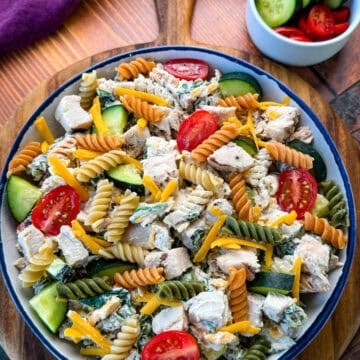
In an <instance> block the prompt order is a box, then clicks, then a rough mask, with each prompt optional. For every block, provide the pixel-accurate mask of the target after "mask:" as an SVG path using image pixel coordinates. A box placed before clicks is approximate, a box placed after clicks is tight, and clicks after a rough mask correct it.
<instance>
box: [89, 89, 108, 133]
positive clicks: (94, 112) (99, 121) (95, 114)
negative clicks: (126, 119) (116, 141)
mask: <svg viewBox="0 0 360 360" xmlns="http://www.w3.org/2000/svg"><path fill="white" fill-rule="evenodd" d="M89 112H90V114H91V116H92V118H93V121H94V124H95V127H96V129H97V130H98V132H99V134H102V135H106V133H107V132H108V128H107V126H106V124H105V122H104V120H103V118H102V115H101V106H100V100H99V97H98V96H97V97H96V98H95V99H94V101H93V105H92V107H91V108H90V110H89Z"/></svg>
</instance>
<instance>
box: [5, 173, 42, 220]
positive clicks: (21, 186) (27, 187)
mask: <svg viewBox="0 0 360 360" xmlns="http://www.w3.org/2000/svg"><path fill="white" fill-rule="evenodd" d="M6 194H7V201H8V204H9V208H10V211H11V213H12V215H13V216H14V218H15V219H16V220H17V221H18V222H21V221H23V220H24V219H25V218H26V216H27V215H28V214H29V213H30V211H31V209H32V208H33V206H34V205H35V204H36V203H37V201H38V200H39V199H40V198H41V196H42V191H41V190H40V189H39V188H38V187H36V186H34V185H33V184H31V183H29V182H28V181H26V180H24V179H22V178H20V177H18V176H15V175H12V176H10V178H9V180H8V183H7V187H6Z"/></svg>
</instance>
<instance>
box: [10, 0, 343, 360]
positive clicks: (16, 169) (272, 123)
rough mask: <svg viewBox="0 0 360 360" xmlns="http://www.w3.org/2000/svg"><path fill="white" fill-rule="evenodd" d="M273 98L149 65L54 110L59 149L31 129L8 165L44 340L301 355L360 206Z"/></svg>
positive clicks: (187, 65)
mask: <svg viewBox="0 0 360 360" xmlns="http://www.w3.org/2000/svg"><path fill="white" fill-rule="evenodd" d="M260 2H261V1H259V3H260ZM304 3H306V2H305V1H304ZM305 5H307V4H305ZM284 21H287V20H284ZM275 25H280V24H275ZM264 96H265V95H264V93H263V89H262V86H261V82H259V81H258V80H257V79H255V78H254V77H253V76H251V75H250V74H248V73H245V72H229V73H224V74H222V73H221V72H220V71H219V70H218V69H212V68H211V67H209V65H208V64H207V63H206V62H204V61H202V60H200V59H186V58H184V59H172V60H169V61H166V62H164V63H160V62H155V61H154V60H153V59H143V58H137V59H135V60H133V61H129V62H123V63H121V64H119V65H118V67H117V69H116V73H114V77H113V79H108V78H98V76H97V73H96V71H95V70H94V71H92V72H89V73H84V74H83V75H82V81H81V83H80V87H79V92H78V93H77V94H73V95H64V96H63V97H62V98H61V99H60V101H59V104H58V106H57V108H56V111H55V119H56V120H57V121H58V122H59V123H60V124H61V125H62V127H63V128H64V134H63V136H61V137H59V138H56V137H55V136H54V135H53V134H52V132H51V130H50V128H49V126H48V123H47V121H46V119H45V118H44V116H40V117H39V118H38V119H37V120H36V121H35V123H34V126H35V127H36V129H37V130H38V132H39V134H40V136H41V137H42V139H43V140H42V142H41V143H40V142H36V141H33V142H30V143H28V144H26V145H25V146H24V147H23V148H22V149H20V150H19V152H18V153H17V154H15V156H14V157H13V159H12V160H11V161H10V163H9V167H8V173H7V175H8V181H7V185H6V194H7V201H8V205H9V209H10V211H11V213H12V215H13V217H14V219H15V220H16V221H17V222H18V223H19V225H18V227H17V240H18V242H17V248H18V250H19V258H18V259H17V260H16V262H15V264H14V266H16V268H17V269H18V270H19V276H18V278H19V281H21V283H22V285H23V287H29V288H32V289H33V291H34V294H33V296H32V297H31V299H29V302H30V305H31V307H32V308H33V310H34V311H35V312H36V313H37V315H38V316H39V318H40V319H41V320H42V322H43V323H44V324H45V325H46V326H47V328H48V329H49V331H51V332H52V333H54V334H57V335H58V336H59V337H60V338H61V339H63V340H64V341H70V342H73V343H74V344H77V345H74V346H78V348H79V352H80V354H81V355H84V358H85V357H94V358H98V359H103V360H117V359H119V360H120V359H127V360H135V359H142V360H150V359H151V360H160V359H167V360H176V359H185V360H197V359H208V360H215V359H226V360H235V359H264V358H266V357H268V356H270V355H271V354H276V353H279V352H282V351H286V350H288V349H289V348H291V347H292V346H293V345H294V344H295V343H296V341H297V339H298V338H299V336H300V335H301V333H302V332H303V330H304V329H305V328H306V327H307V319H308V315H307V309H306V308H305V307H304V306H303V303H302V301H301V297H302V294H304V293H321V292H326V291H329V290H330V282H329V278H328V277H329V273H330V272H331V271H332V270H334V269H335V268H337V267H340V266H342V264H341V263H340V262H339V252H340V251H341V250H342V249H344V248H345V246H346V243H347V231H346V228H347V227H348V226H349V218H348V205H347V202H346V200H345V197H344V194H343V193H342V191H341V189H340V186H339V185H338V184H337V183H336V182H335V181H334V180H333V179H331V178H329V177H328V174H327V168H326V164H325V162H324V160H323V158H322V155H321V153H320V152H319V151H318V149H316V148H315V147H314V146H313V138H314V136H313V133H312V131H311V129H310V128H309V127H308V126H305V125H303V124H302V119H301V112H300V110H299V109H298V108H297V107H294V106H291V105H290V99H289V98H284V99H283V100H282V101H281V102H280V103H279V102H274V101H273V100H272V99H271V98H264Z"/></svg>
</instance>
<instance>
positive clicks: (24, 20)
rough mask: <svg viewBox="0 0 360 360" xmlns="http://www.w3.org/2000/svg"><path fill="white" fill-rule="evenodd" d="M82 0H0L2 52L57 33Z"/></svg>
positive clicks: (0, 51) (0, 52)
mask: <svg viewBox="0 0 360 360" xmlns="http://www.w3.org/2000/svg"><path fill="white" fill-rule="evenodd" d="M79 3H80V0H0V54H5V53H7V52H9V51H11V50H14V49H18V48H21V47H24V46H27V45H29V44H31V43H32V42H34V41H36V40H38V39H41V38H43V37H46V36H48V35H49V34H51V33H52V32H54V31H55V30H56V29H57V28H58V27H59V26H60V25H61V24H62V23H63V22H64V20H65V19H66V18H67V17H68V16H69V15H70V14H71V13H72V12H73V11H74V9H75V8H76V7H77V6H78V5H79Z"/></svg>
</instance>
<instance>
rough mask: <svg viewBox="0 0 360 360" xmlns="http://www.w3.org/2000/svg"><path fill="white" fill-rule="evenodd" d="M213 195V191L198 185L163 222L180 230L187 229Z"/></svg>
mask: <svg viewBox="0 0 360 360" xmlns="http://www.w3.org/2000/svg"><path fill="white" fill-rule="evenodd" d="M212 196H213V192H212V191H207V190H204V188H203V187H202V186H201V185H198V186H197V187H196V188H195V189H194V190H193V191H191V193H189V194H187V196H186V197H185V198H184V199H181V205H180V206H178V207H176V209H175V210H174V211H173V212H171V213H170V214H168V215H167V216H165V218H164V219H163V222H164V223H165V224H167V225H169V226H172V227H174V228H175V229H176V230H177V231H178V232H182V231H184V230H186V229H187V228H188V226H189V225H190V221H192V220H196V219H197V218H198V216H199V215H200V214H201V212H202V211H203V210H204V209H205V206H206V205H207V204H208V203H209V201H210V199H211V198H212Z"/></svg>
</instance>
